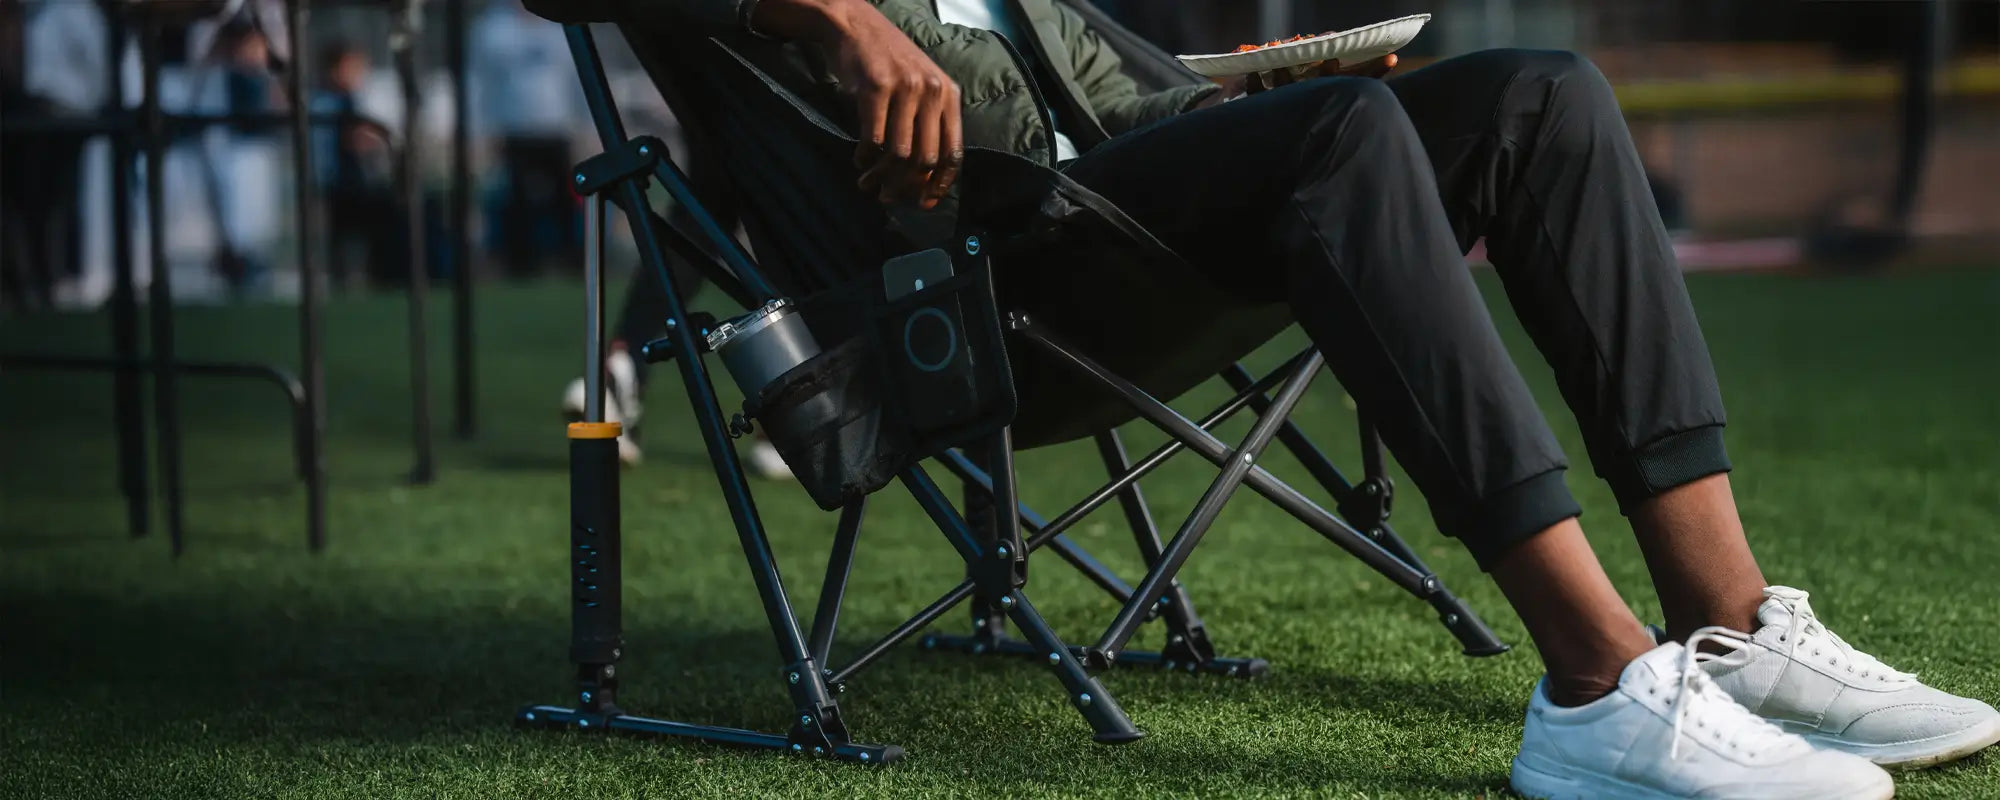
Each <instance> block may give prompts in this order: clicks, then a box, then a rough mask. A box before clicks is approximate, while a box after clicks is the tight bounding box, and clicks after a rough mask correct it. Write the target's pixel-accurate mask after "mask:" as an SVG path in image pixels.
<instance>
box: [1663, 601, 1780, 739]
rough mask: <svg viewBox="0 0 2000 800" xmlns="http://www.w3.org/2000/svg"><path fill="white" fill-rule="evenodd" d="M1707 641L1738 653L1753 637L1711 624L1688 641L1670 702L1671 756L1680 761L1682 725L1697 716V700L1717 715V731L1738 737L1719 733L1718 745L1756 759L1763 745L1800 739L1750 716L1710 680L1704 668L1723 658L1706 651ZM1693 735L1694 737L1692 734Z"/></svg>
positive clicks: (1705, 722) (1705, 721)
mask: <svg viewBox="0 0 2000 800" xmlns="http://www.w3.org/2000/svg"><path fill="white" fill-rule="evenodd" d="M1707 642H1715V643H1717V644H1721V645H1727V646H1728V647H1730V648H1731V649H1732V650H1734V649H1737V648H1741V647H1743V646H1744V645H1746V644H1749V643H1750V635H1749V634H1747V633H1743V632H1741V631H1735V630H1730V629H1729V628H1725V627H1722V626H1720V625H1711V626H1709V627H1706V628H1701V629H1698V630H1696V631H1695V632H1694V634H1693V635H1691V636H1689V637H1688V639H1687V642H1685V643H1684V644H1682V651H1681V663H1680V669H1681V674H1680V677H1678V678H1676V679H1675V681H1674V683H1675V684H1676V686H1677V692H1676V694H1675V695H1674V697H1673V698H1671V699H1669V700H1668V701H1667V704H1668V705H1669V706H1671V707H1672V708H1673V710H1674V713H1673V717H1674V743H1673V745H1672V746H1671V747H1669V748H1668V749H1667V757H1668V758H1673V759H1678V758H1680V753H1681V731H1682V728H1683V725H1682V723H1683V722H1685V721H1686V720H1687V718H1688V716H1690V715H1692V714H1695V713H1696V712H1693V711H1690V710H1689V709H1690V708H1691V707H1693V706H1694V705H1695V702H1694V701H1697V700H1699V701H1702V702H1701V706H1702V712H1701V713H1703V714H1709V715H1714V717H1716V718H1717V719H1715V720H1714V722H1715V727H1716V728H1718V729H1721V728H1727V729H1728V730H1729V731H1731V732H1732V733H1733V734H1734V736H1733V737H1731V738H1730V739H1729V740H1728V741H1723V740H1722V739H1721V738H1720V733H1719V732H1718V734H1717V738H1716V741H1717V742H1718V743H1720V744H1723V745H1725V746H1727V747H1729V748H1730V749H1732V750H1737V749H1741V750H1746V751H1748V752H1749V753H1750V755H1751V756H1755V755H1756V754H1757V751H1758V749H1760V748H1761V747H1762V746H1765V745H1776V744H1780V743H1782V742H1783V741H1784V740H1786V739H1792V738H1796V737H1793V736H1792V735H1791V734H1789V733H1786V732H1785V729H1783V728H1780V727H1778V726H1777V725H1775V724H1773V723H1771V722H1770V721H1769V720H1766V719H1764V718H1763V717H1759V716H1757V715H1756V714H1752V713H1750V709H1747V708H1744V707H1743V705H1742V704H1740V703H1738V702H1736V699H1735V698H1733V697H1730V696H1729V693H1728V692H1727V691H1724V690H1723V688H1722V687H1721V686H1718V685H1716V683H1715V681H1714V680H1712V679H1710V678H1709V677H1708V671H1707V670H1704V669H1702V668H1701V665H1702V664H1704V663H1707V662H1709V661H1714V660H1716V659H1719V658H1723V656H1719V655H1716V654H1714V653H1704V652H1702V651H1701V646H1702V644H1704V643H1707ZM1709 724H1710V718H1705V717H1697V718H1696V720H1695V726H1696V727H1699V728H1706V727H1708V726H1709ZM1689 736H1690V738H1691V737H1692V734H1689Z"/></svg>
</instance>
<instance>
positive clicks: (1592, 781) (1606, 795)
mask: <svg viewBox="0 0 2000 800" xmlns="http://www.w3.org/2000/svg"><path fill="white" fill-rule="evenodd" d="M1507 783H1508V785H1509V786H1512V787H1513V789H1514V791H1515V793H1517V794H1520V795H1521V796H1523V797H1531V798H1535V799H1536V800H1685V798H1686V795H1678V794H1668V793H1666V792H1663V791H1660V790H1658V789H1652V788H1648V787H1645V786H1640V785H1638V784H1635V783H1631V782H1629V781H1624V780H1620V779H1618V778H1613V777H1611V776H1608V775H1598V774H1595V773H1581V772H1574V771H1566V774H1556V773H1555V772H1550V771H1547V770H1543V769H1539V768H1536V767H1532V766H1529V765H1527V764H1523V763H1521V760H1520V759H1519V758H1516V759H1514V768H1513V770H1512V773H1511V774H1510V775H1508V777H1507ZM1895 796H1896V787H1895V785H1894V784H1890V785H1888V786H1883V787H1878V788H1873V789H1857V790H1855V791H1854V793H1852V794H1846V795H1841V796H1839V797H1838V798H1829V800H1890V798H1893V797H1895Z"/></svg>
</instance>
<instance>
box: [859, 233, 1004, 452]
mask: <svg viewBox="0 0 2000 800" xmlns="http://www.w3.org/2000/svg"><path fill="white" fill-rule="evenodd" d="M956 274H957V271H956V270H955V269H954V267H953V266H952V263H951V254H949V253H946V252H945V251H943V250H939V249H931V250H923V251H920V252H916V253H910V254H909V255H903V256H897V257H895V258H892V259H889V260H888V261H886V262H883V264H882V296H883V299H884V300H885V301H887V302H889V303H892V304H893V303H895V302H896V301H898V300H901V299H903V298H906V297H909V296H911V295H914V294H916V293H918V292H922V291H923V290H925V289H929V288H932V287H935V286H938V285H940V284H942V283H944V282H945V281H947V280H950V279H951V278H952V277H953V276H955V275H956ZM878 324H880V325H882V326H883V328H882V334H883V337H884V338H885V339H886V342H887V344H888V346H889V352H888V353H887V354H885V355H886V356H887V357H888V359H889V361H890V363H892V364H894V365H895V368H896V374H897V376H898V379H899V382H900V383H902V384H903V385H902V386H901V387H899V392H900V394H901V395H902V397H903V399H904V400H905V403H904V408H905V413H906V414H907V415H908V418H909V421H910V424H911V425H912V426H914V427H915V428H916V429H917V430H918V431H919V433H924V432H932V431H941V430H945V429H948V428H951V427H952V426H955V425H961V424H964V423H965V422H967V421H968V420H969V419H970V418H971V417H972V415H974V414H976V413H977V410H978V408H979V405H980V404H979V394H978V391H979V387H978V382H977V380H976V379H975V378H974V375H975V372H974V370H973V368H972V366H973V365H972V353H971V350H970V348H969V347H968V346H967V344H968V343H967V342H966V339H965V315H964V313H963V312H962V311H961V310H960V307H959V298H958V297H957V293H955V292H953V293H946V294H943V295H941V296H938V297H936V298H935V299H934V302H930V303H926V304H924V305H920V306H916V307H913V308H905V309H902V310H900V311H899V312H897V313H894V314H890V315H888V316H887V317H885V318H883V319H881V320H880V321H879V322H878Z"/></svg>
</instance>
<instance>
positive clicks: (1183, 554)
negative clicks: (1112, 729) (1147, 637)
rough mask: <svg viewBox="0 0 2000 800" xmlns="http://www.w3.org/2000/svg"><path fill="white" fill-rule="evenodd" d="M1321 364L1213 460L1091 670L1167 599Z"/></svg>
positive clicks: (1312, 364)
mask: <svg viewBox="0 0 2000 800" xmlns="http://www.w3.org/2000/svg"><path fill="white" fill-rule="evenodd" d="M1321 363H1322V360H1321V358H1320V356H1319V354H1318V353H1314V354H1313V355H1312V357H1310V358H1308V359H1306V362H1305V363H1304V364H1302V365H1300V366H1299V368H1298V370H1297V371H1295V372H1293V373H1292V375H1291V376H1290V377H1288V378H1286V379H1285V385H1284V387H1283V388H1281V389H1279V390H1278V396H1277V399H1276V400H1273V401H1272V402H1271V413H1269V414H1267V415H1265V416H1264V417H1262V418H1260V419H1258V420H1257V423H1256V424H1255V425H1252V426H1250V433H1249V434H1248V435H1247V436H1245V437H1244V438H1243V441H1242V442H1241V443H1240V444H1238V445H1237V446H1236V448H1235V449H1234V450H1230V451H1228V452H1227V454H1226V457H1224V458H1221V459H1218V460H1217V462H1216V465H1217V466H1220V467H1222V473H1221V474H1220V475H1217V476H1216V478H1215V481H1214V482H1213V483H1210V484H1209V486H1208V491H1207V492H1205V493H1203V494H1202V497H1201V500H1199V501H1197V502H1196V503H1195V506H1194V511H1193V512H1191V513H1189V514H1188V518H1187V521H1186V522H1183V523H1181V528H1180V530H1179V531H1177V532H1176V533H1175V534H1174V538H1173V540H1172V541H1170V542H1168V543H1167V546H1166V549H1165V550H1163V551H1161V553H1160V557H1159V558H1158V559H1156V560H1155V561H1156V563H1154V564H1153V566H1152V569H1150V570H1149V571H1147V573H1146V579H1145V581H1143V582H1141V583H1140V584H1139V587H1138V588H1137V589H1134V590H1132V599H1131V600H1130V601H1127V602H1126V603H1125V606H1124V607H1123V608H1121V609H1119V610H1118V616H1117V617H1116V618H1114V619H1113V620H1112V621H1111V626H1110V627H1108V628H1105V630H1104V635H1103V636H1102V637H1099V638H1098V640H1097V642H1096V644H1093V645H1091V646H1090V648H1089V649H1088V650H1087V651H1086V653H1085V660H1086V661H1087V662H1089V663H1091V664H1092V665H1107V666H1108V665H1109V664H1111V662H1113V661H1115V660H1116V659H1117V657H1118V653H1119V651H1121V650H1124V649H1125V643H1126V642H1127V641H1130V640H1131V638H1132V634H1133V633H1134V632H1135V631H1136V630H1137V629H1138V626H1139V623H1140V622H1141V621H1142V619H1141V615H1142V614H1144V613H1145V612H1146V610H1147V607H1148V606H1151V605H1152V604H1154V603H1157V602H1158V601H1159V599H1160V598H1161V597H1164V596H1166V592H1167V588H1168V585H1169V584H1170V583H1171V582H1172V581H1173V579H1174V575H1175V574H1176V573H1178V572H1180V568H1181V565H1183V564H1185V563H1187V559H1188V556H1189V555H1192V554H1193V553H1194V548H1195V546H1196V545H1198V544H1200V543H1201V539H1202V537H1203V536H1205V535H1206V534H1207V533H1208V531H1209V529H1210V528H1211V527H1213V526H1214V524H1215V518H1216V516H1217V515H1219V514H1221V513H1222V507H1223V506H1224V505H1225V504H1227V503H1228V502H1229V498H1230V497H1232V496H1234V495H1235V494H1236V490H1237V489H1238V488H1240V487H1242V486H1243V481H1244V479H1245V478H1246V477H1248V476H1249V474H1250V470H1251V468H1252V465H1254V464H1255V463H1256V461H1257V458H1258V457H1259V456H1261V455H1263V453H1264V449H1265V448H1266V447H1268V446H1270V444H1271V440H1272V439H1273V438H1274V437H1275V436H1276V435H1277V432H1278V425H1279V423H1281V422H1283V421H1284V419H1285V417H1286V416H1288V415H1290V414H1291V413H1292V409H1293V408H1294V407H1296V406H1297V405H1298V403H1299V400H1300V399H1301V398H1303V397H1305V393H1306V388H1307V387H1308V386H1311V385H1312V379H1313V376H1314V375H1315V374H1316V373H1318V372H1319V367H1320V364H1321ZM1176 416H1178V415H1176ZM1183 421H1185V418H1183ZM1189 424H1190V425H1192V423H1189ZM1196 431H1197V432H1200V433H1202V434H1203V435H1206V432H1205V431H1201V430H1200V429H1199V428H1197V429H1196Z"/></svg>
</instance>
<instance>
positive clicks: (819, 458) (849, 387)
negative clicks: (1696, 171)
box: [745, 336, 913, 511]
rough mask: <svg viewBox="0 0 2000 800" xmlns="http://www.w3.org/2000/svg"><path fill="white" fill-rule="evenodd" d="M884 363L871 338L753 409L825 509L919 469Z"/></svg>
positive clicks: (797, 373) (803, 367) (831, 355)
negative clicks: (888, 390) (890, 401)
mask: <svg viewBox="0 0 2000 800" xmlns="http://www.w3.org/2000/svg"><path fill="white" fill-rule="evenodd" d="M878 360H879V359H877V358H876V354H875V352H874V351H873V348H871V347H869V342H868V340H867V338H866V337H858V336H857V337H853V338H850V339H848V340H847V341H846V342H843V343H842V344H840V345H839V346H837V347H835V348H833V349H832V350H828V351H826V352H824V353H821V354H820V355H818V356H815V357H813V358H812V359H810V360H808V361H806V362H805V363H802V364H800V365H798V366H796V367H793V368H792V369H790V370H788V371H786V372H785V374H783V375H780V376H778V377H777V378H775V379H773V380H772V381H771V382H770V383H769V384H767V385H765V387H764V389H763V390H762V391H761V392H759V393H758V395H757V397H756V399H755V400H754V401H752V402H750V403H746V404H745V405H746V406H747V408H746V409H745V410H746V411H747V412H749V414H750V415H751V416H752V417H754V418H756V419H757V420H759V422H760V423H761V424H762V425H763V426H764V430H765V433H766V434H768V435H769V437H770V440H771V444H772V445H773V446H774V447H776V448H778V453H779V454H780V455H783V456H784V457H785V464H786V466H788V467H790V468H791V470H792V474H793V475H794V476H796V477H797V478H798V481H799V485H801V486H804V487H805V490H806V493H807V494H810V495H812V499H813V502H814V503H817V504H818V505H819V507H820V508H822V509H826V510H828V511H832V510H834V509H837V508H840V507H841V506H843V505H846V504H848V503H849V502H852V501H854V500H858V499H860V498H861V497H862V496H864V495H867V494H869V493H871V492H874V491H875V490H877V489H880V488H882V487H884V486H887V485H888V484H889V482H890V481H892V480H895V478H896V474H897V473H899V472H901V471H902V470H903V468H904V467H906V466H908V465H909V464H910V463H911V462H912V461H913V459H912V458H911V455H910V454H911V441H910V434H909V430H908V429H907V428H905V427H904V426H902V425H898V424H894V422H893V421H894V417H893V416H891V415H890V414H889V412H888V408H887V407H886V405H885V403H884V397H883V392H882V388H883V383H882V380H881V374H882V367H881V366H880V364H879V363H876V362H877V361H878Z"/></svg>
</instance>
